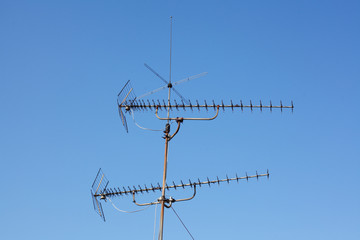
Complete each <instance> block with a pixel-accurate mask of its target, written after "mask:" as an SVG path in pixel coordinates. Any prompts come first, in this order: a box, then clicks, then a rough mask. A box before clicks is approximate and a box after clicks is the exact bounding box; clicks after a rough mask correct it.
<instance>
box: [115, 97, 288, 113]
mask: <svg viewBox="0 0 360 240" xmlns="http://www.w3.org/2000/svg"><path fill="white" fill-rule="evenodd" d="M217 106H219V107H220V108H222V109H223V110H225V108H231V109H232V110H234V108H240V109H241V110H243V109H244V108H250V109H251V110H253V108H259V109H260V110H262V109H263V108H267V109H270V111H271V110H272V109H273V108H279V109H281V110H282V109H283V108H290V109H293V108H294V104H293V102H292V101H291V105H290V106H286V105H283V104H282V101H280V105H273V104H272V102H271V101H270V103H269V105H263V104H262V102H261V101H260V103H259V104H258V105H256V104H255V105H254V104H253V103H252V101H251V100H250V103H249V104H243V102H242V101H240V104H237V103H236V104H234V103H233V101H232V100H231V101H230V104H224V102H223V101H221V104H216V103H215V101H214V100H213V101H212V102H211V104H208V103H207V102H206V100H205V101H204V103H203V104H201V105H200V103H199V101H198V100H196V104H192V103H191V101H190V100H189V104H185V103H184V102H183V101H181V103H178V102H176V100H174V102H173V103H172V104H170V105H168V104H166V103H165V100H162V101H159V100H157V101H155V100H151V102H150V100H146V101H145V100H142V99H137V100H136V99H135V100H131V101H125V102H124V103H123V104H121V105H119V107H120V108H125V109H126V110H130V109H132V110H155V109H158V110H167V109H168V108H170V109H171V110H173V109H176V110H178V111H179V110H186V109H189V108H190V109H191V110H193V109H198V110H199V111H200V108H205V109H206V110H208V109H214V110H216V109H217Z"/></svg>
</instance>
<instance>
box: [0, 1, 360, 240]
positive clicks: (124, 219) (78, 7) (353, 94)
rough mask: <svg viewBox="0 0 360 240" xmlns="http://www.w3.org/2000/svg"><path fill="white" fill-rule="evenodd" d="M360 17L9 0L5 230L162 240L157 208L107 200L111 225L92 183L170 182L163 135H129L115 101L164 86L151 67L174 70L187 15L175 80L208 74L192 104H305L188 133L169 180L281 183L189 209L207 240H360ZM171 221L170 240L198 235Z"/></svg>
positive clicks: (274, 7)
mask: <svg viewBox="0 0 360 240" xmlns="http://www.w3.org/2000/svg"><path fill="white" fill-rule="evenodd" d="M359 11H360V4H359V2H358V1H226V2H224V1H222V2H220V1H136V2H135V1H105V2H104V1H16V0H15V1H1V2H0V29H1V38H0V46H1V51H0V52H1V54H0V66H1V71H0V82H1V88H0V107H1V113H2V114H1V118H0V126H1V127H0V146H1V150H0V161H1V166H2V167H1V169H2V173H1V174H0V180H1V182H2V186H3V188H2V193H3V197H2V200H1V206H2V210H1V214H0V225H1V226H2V227H1V232H2V236H4V238H6V239H24V238H26V239H79V238H82V239H85V238H86V239H99V238H113V237H117V238H121V239H152V238H153V229H154V214H155V207H151V208H148V209H147V210H145V211H143V212H140V213H134V214H125V213H120V212H118V211H116V210H115V209H114V208H113V207H112V206H111V204H110V203H104V204H103V208H104V211H105V215H106V217H107V221H106V222H105V223H104V222H102V221H101V219H100V218H99V216H98V215H96V213H95V212H94V211H93V209H92V208H93V207H92V202H91V197H90V193H89V190H90V186H91V184H92V181H93V179H94V177H95V175H96V173H97V170H98V169H99V168H100V167H101V168H102V169H103V171H104V172H105V174H106V176H107V178H108V179H109V180H110V186H113V187H115V186H128V185H138V184H147V185H149V184H150V183H153V184H155V183H157V182H160V181H161V179H162V164H163V155H164V141H163V139H162V138H161V137H162V134H160V133H158V132H149V131H144V130H141V129H139V128H137V127H136V126H135V124H133V122H132V120H131V118H130V116H128V125H129V133H128V134H127V133H126V132H125V131H124V129H123V127H122V125H121V121H120V118H119V116H118V112H117V107H116V95H117V93H118V91H119V90H120V89H121V88H122V86H123V85H124V84H125V82H126V81H127V80H128V79H130V80H131V82H132V86H133V87H134V91H135V93H136V94H137V95H141V94H143V93H145V92H147V91H150V90H152V89H155V88H158V87H161V86H162V82H161V81H160V80H159V79H157V78H156V77H155V76H154V75H153V74H152V73H151V72H149V71H148V70H147V69H146V68H145V67H144V65H143V64H144V63H147V64H149V65H150V66H151V67H153V68H154V69H155V70H156V71H158V72H159V73H160V74H161V75H162V76H164V77H166V78H167V77H168V74H169V17H170V16H174V21H173V58H172V62H173V65H172V66H173V68H172V73H173V74H172V78H173V80H174V81H176V80H179V79H182V78H185V77H188V76H191V75H195V74H198V73H201V72H208V74H207V75H206V76H205V77H202V78H199V79H196V80H192V81H190V82H188V83H184V84H182V85H179V86H178V88H177V90H178V91H180V92H181V93H182V94H183V95H184V96H185V97H187V98H189V99H191V100H193V101H195V100H196V99H198V100H200V101H203V100H204V99H206V100H207V101H211V100H213V99H214V100H215V101H221V100H224V102H229V101H230V99H232V100H233V101H234V102H239V101H240V100H241V99H242V100H243V101H244V102H249V101H250V100H252V101H253V103H258V102H259V100H262V101H263V103H268V102H269V101H270V100H272V102H273V104H275V103H279V101H280V100H282V101H283V103H284V104H290V103H291V100H293V101H294V105H295V109H294V112H293V113H291V112H290V111H283V112H282V113H281V112H280V111H276V110H274V111H273V112H272V113H270V112H269V111H266V110H264V111H262V112H260V111H258V110H254V111H253V112H251V111H249V110H244V112H240V111H234V112H233V113H232V112H231V111H225V112H220V114H219V117H218V118H217V119H216V120H214V121H211V122H185V123H184V124H183V125H182V127H181V130H180V132H179V134H178V135H177V136H176V137H175V138H174V139H173V140H172V141H171V143H170V150H169V169H168V179H169V181H173V180H174V181H175V182H179V181H180V180H187V179H197V178H200V179H204V180H205V178H206V177H209V178H216V176H219V178H223V177H225V176H226V174H228V175H229V176H234V175H235V174H236V173H237V174H238V175H239V176H244V175H245V172H248V174H254V173H255V171H258V172H259V173H263V172H266V169H269V171H270V174H271V175H270V179H269V180H267V179H266V178H263V179H259V181H256V180H249V182H246V181H243V182H239V183H238V184H237V183H233V184H229V185H222V186H221V187H217V186H212V187H211V188H208V187H203V188H201V189H199V191H198V194H197V196H196V198H195V199H194V200H192V201H190V202H182V203H176V204H175V206H174V208H175V210H176V211H177V212H178V213H179V215H180V216H181V218H182V220H183V221H184V223H185V224H186V225H187V227H188V228H189V230H190V232H191V233H192V235H193V236H194V238H195V239H242V238H256V239H261V238H268V239H289V238H291V239H345V238H347V239H358V238H359V237H360V229H359V224H360V218H359V216H360V205H359V200H360V193H359V170H358V169H359V167H360V163H359V157H358V156H359V153H360V151H359V133H360V131H359V130H360V128H359V120H360V119H359V118H360V117H359V108H358V104H357V103H358V100H359V90H360V86H359V85H360V84H359V77H360V70H359V69H360V68H359V56H360V47H359V42H360V27H359V25H360V15H359ZM152 98H154V99H162V98H166V91H164V92H160V93H158V94H154V95H152V96H150V99H152ZM203 114H204V115H206V116H208V115H211V114H212V113H211V112H209V113H206V112H204V113H203ZM194 115H196V116H199V114H198V113H195V112H194V113H192V112H189V111H187V112H184V113H182V112H179V113H177V112H174V116H194ZM135 117H136V120H137V121H138V122H139V123H140V124H142V125H144V126H145V127H149V128H162V127H163V125H164V122H161V121H159V120H157V119H156V118H155V116H154V113H152V112H144V113H138V114H136V116H135ZM173 126H174V125H173ZM190 194H191V192H189V191H182V190H179V191H176V192H175V191H171V192H169V195H171V196H173V197H174V198H181V197H185V196H188V195H190ZM158 197H159V194H148V195H143V196H139V199H138V201H139V202H147V201H152V200H155V199H156V198H158ZM113 202H114V203H115V204H116V206H117V207H119V208H120V209H123V210H137V209H138V207H136V206H134V205H133V203H132V200H131V198H130V197H120V198H116V199H113ZM158 213H159V208H158V209H157V214H158ZM165 219H166V222H165V231H164V234H165V239H168V238H171V239H190V238H189V236H188V234H187V232H186V231H185V229H184V228H183V227H182V226H181V223H180V222H179V221H178V220H177V219H176V217H175V215H174V214H173V213H172V211H167V212H166V214H165ZM157 223H158V219H157ZM157 229H158V226H156V231H157Z"/></svg>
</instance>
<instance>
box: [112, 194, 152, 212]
mask: <svg viewBox="0 0 360 240" xmlns="http://www.w3.org/2000/svg"><path fill="white" fill-rule="evenodd" d="M106 199H107V200H109V201H110V202H111V204H112V205H113V207H114V208H115V209H116V210H118V211H119V212H123V213H136V212H141V211H144V210H146V209H148V208H149V207H150V206H151V205H149V206H147V207H145V208H143V209H140V210H135V211H124V210H121V209H119V208H117V207H116V206H115V204H114V203H113V202H112V201H111V199H110V198H106Z"/></svg>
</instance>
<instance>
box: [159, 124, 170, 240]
mask: <svg viewBox="0 0 360 240" xmlns="http://www.w3.org/2000/svg"><path fill="white" fill-rule="evenodd" d="M169 132H170V125H169V124H166V129H165V157H164V172H163V183H162V191H161V198H160V201H161V213H160V230H159V240H163V232H164V211H165V186H166V173H167V158H168V148H169V141H170V136H169Z"/></svg>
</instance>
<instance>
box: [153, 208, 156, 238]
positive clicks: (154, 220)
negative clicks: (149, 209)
mask: <svg viewBox="0 0 360 240" xmlns="http://www.w3.org/2000/svg"><path fill="white" fill-rule="evenodd" d="M156 209H157V204H156V206H155V219H154V236H153V240H155V232H156Z"/></svg>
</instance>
